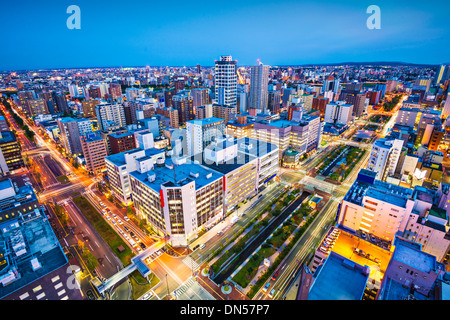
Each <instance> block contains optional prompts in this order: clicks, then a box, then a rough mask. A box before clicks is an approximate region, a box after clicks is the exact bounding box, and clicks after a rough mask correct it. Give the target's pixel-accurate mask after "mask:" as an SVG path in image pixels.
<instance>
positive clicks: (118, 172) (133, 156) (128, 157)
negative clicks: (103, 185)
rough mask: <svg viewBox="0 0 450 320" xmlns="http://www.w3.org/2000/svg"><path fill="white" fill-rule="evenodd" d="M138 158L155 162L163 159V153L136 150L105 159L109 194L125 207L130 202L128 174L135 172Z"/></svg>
mask: <svg viewBox="0 0 450 320" xmlns="http://www.w3.org/2000/svg"><path fill="white" fill-rule="evenodd" d="M140 158H144V159H153V160H152V161H156V159H159V158H162V159H164V158H165V152H164V150H159V149H147V150H142V149H138V148H136V149H132V150H128V151H125V152H121V153H117V154H113V155H110V156H108V157H106V158H105V163H106V170H107V173H108V179H109V184H110V187H111V194H112V195H113V196H114V197H115V198H116V199H117V200H118V201H119V202H121V203H123V204H125V205H129V204H130V203H131V202H132V198H131V185H130V177H129V174H130V172H133V171H135V170H136V166H137V162H138V160H139V159H140Z"/></svg>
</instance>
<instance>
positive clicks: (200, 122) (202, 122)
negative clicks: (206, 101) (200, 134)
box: [187, 117, 225, 126]
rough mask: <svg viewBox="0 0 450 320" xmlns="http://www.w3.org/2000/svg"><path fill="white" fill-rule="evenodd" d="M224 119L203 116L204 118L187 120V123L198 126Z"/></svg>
mask: <svg viewBox="0 0 450 320" xmlns="http://www.w3.org/2000/svg"><path fill="white" fill-rule="evenodd" d="M224 121H225V120H224V119H220V118H216V117H210V118H205V119H195V120H190V121H187V122H189V123H192V124H195V125H200V126H204V125H207V124H212V123H216V122H224Z"/></svg>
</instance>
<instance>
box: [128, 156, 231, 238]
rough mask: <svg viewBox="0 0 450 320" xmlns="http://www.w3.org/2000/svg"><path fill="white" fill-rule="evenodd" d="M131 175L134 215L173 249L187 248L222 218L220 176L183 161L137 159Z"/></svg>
mask: <svg viewBox="0 0 450 320" xmlns="http://www.w3.org/2000/svg"><path fill="white" fill-rule="evenodd" d="M136 163H137V166H136V168H137V170H135V171H133V172H131V173H130V181H131V188H132V194H133V203H134V207H135V208H136V213H137V215H138V216H139V217H140V218H142V219H145V220H146V221H147V223H148V224H149V225H150V226H151V227H152V228H153V230H154V231H155V232H157V233H158V234H159V235H168V236H170V241H171V244H172V245H173V246H186V245H187V244H188V242H189V240H191V239H194V238H195V237H197V235H198V232H199V231H200V230H201V229H202V228H205V227H210V226H212V225H213V224H214V223H216V222H218V221H220V219H222V218H223V215H224V213H223V176H222V175H220V174H218V173H216V172H215V171H212V170H209V169H206V168H205V167H203V166H199V165H195V164H189V163H186V162H185V161H180V162H176V163H173V162H171V161H167V162H165V161H164V159H160V160H156V161H154V162H153V161H152V160H151V159H147V158H143V159H136Z"/></svg>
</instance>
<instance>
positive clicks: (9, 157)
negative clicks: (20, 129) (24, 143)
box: [0, 131, 25, 175]
mask: <svg viewBox="0 0 450 320" xmlns="http://www.w3.org/2000/svg"><path fill="white" fill-rule="evenodd" d="M24 166H25V164H24V162H23V158H22V153H21V150H20V145H19V142H18V141H17V139H16V136H15V135H14V133H13V132H12V131H2V132H0V169H1V173H2V174H3V175H5V174H7V173H10V172H11V171H13V170H17V169H20V168H22V167H24Z"/></svg>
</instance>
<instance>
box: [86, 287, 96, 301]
mask: <svg viewBox="0 0 450 320" xmlns="http://www.w3.org/2000/svg"><path fill="white" fill-rule="evenodd" d="M86 295H87V296H88V298H89V300H95V296H94V293H93V292H92V290H90V289H89V290H88V291H86Z"/></svg>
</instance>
